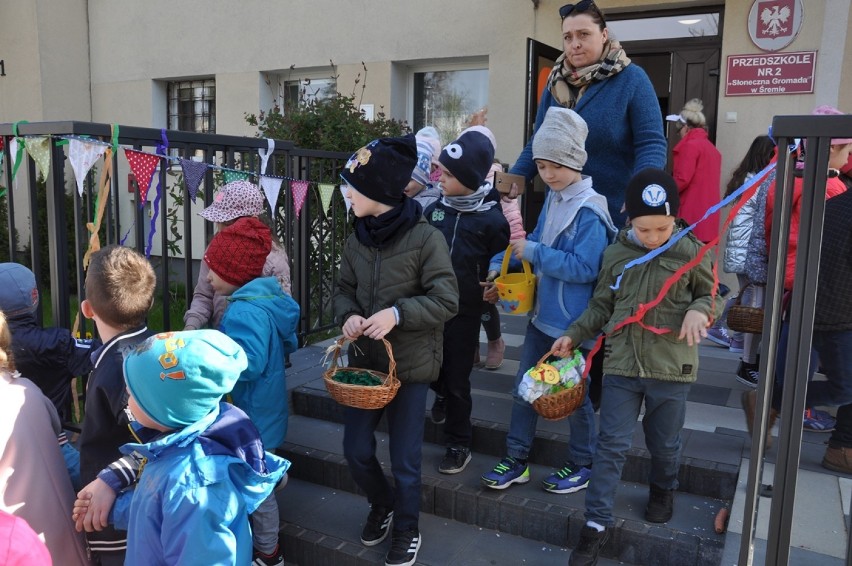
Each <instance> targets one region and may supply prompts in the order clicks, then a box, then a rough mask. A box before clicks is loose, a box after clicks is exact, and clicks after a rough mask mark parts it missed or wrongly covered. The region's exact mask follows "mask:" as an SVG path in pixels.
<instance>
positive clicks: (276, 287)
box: [228, 277, 293, 340]
mask: <svg viewBox="0 0 852 566" xmlns="http://www.w3.org/2000/svg"><path fill="white" fill-rule="evenodd" d="M237 301H246V302H251V304H252V305H253V306H255V307H257V308H260V309H263V310H264V311H265V312H266V313H267V314H268V315H269V320H271V321H272V323H273V324H274V326H275V330H276V333H277V334H278V336H280V337H281V339H282V340H284V339H285V338H288V337H289V336H290V335H292V333H293V321H292V315H291V314H290V313H291V310H292V303H293V299H292V298H291V297H289V296H288V295H287V294H285V293H284V291H282V290H281V285H280V284H279V283H278V280H277V279H276V278H275V277H258V278H257V279H252V280H251V281H249V282H248V283H246V284H245V285H243V286H242V287H240V288H239V289H237V290H236V291H234V294H233V295H231V296H230V297H228V302H229V303H235V302H237Z"/></svg>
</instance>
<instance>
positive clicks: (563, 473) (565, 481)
mask: <svg viewBox="0 0 852 566" xmlns="http://www.w3.org/2000/svg"><path fill="white" fill-rule="evenodd" d="M575 467H576V466H574V465H573V464H568V465H566V466H565V467H563V468H562V469H561V470H557V471H555V472H553V473H552V474H550V475H549V476H547V478H545V479H544V480H542V482H541V487H543V488H544V491H549V492H550V493H574V492H575V491H580V490H581V489H586V488H587V487H589V478H591V477H592V470H590V469H589V468H585V467H581V468H579V469H577V470H576V471H574V469H573V468H575Z"/></svg>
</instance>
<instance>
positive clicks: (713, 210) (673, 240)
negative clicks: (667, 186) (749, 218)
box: [610, 162, 777, 291]
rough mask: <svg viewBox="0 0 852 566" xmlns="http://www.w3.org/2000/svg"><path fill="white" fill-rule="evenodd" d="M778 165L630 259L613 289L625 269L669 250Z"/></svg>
mask: <svg viewBox="0 0 852 566" xmlns="http://www.w3.org/2000/svg"><path fill="white" fill-rule="evenodd" d="M776 165H777V162H772V163H770V164H769V165H767V166H766V167H764V168H763V170H762V171H761V172H760V173H758V174H757V175H755V176H753V177H752V178H751V179H749V180H748V181H746V182H745V183H744V184H743V185H742V186H741V187H740V188H738V189H737V190H735V191H734V192H733V193H731V194H730V195H728V196H727V197H725V198H723V199H722V200H721V201H719V202H718V203H716V204H714V205H713V206H711V207H710V208H708V209H707V212H705V213H704V216H702V217H701V218H700V219H699V220H698V221H697V222H695V223H694V224H692V225H690V226H687V227H686V228H684V229H683V230H681V231H680V232H678V233H677V234H675V235H674V236H672V237H671V238H670V239H669V241H668V242H666V243H665V244H663V245H662V246H660V247H659V248H657V249H654V250H651V251H650V252H648V253H646V254H645V255H643V256H642V257H637V258H636V259H634V260H632V261H629V262H628V263H627V264H626V265H625V266H624V268H623V269H622V270H621V273H620V274H619V276H618V277H617V278H616V280H615V284H614V285H610V289H612V290H613V291H615V290H616V289H618V287H619V285H621V278H622V277H624V272H625V271H627V270H628V269H630V268H631V267H636V266H637V265H642V264H643V263H647V262H649V261H651V260H652V259H654V258H655V257H657V256H658V255H660V254H661V253H664V252H665V251H666V250H668V249H669V248H671V247H672V246H673V245H675V244H676V243H677V241H678V240H680V239H681V238H683V237H685V236H686V235H687V234H688V233H690V232H692V230H693V229H695V227H696V226H698V225H699V224H700V223H701V222H703V221H704V219H706V218H707V217H709V216H711V215H713V214H715V213H716V212H718V211H719V210H721V209H722V208H724V207H726V206H728V205H729V204H730V203H732V202H734V201H735V200H737V199H738V198H739V197H740V195H742V194H743V193H744V192H746V191H747V190H749V189H750V188H751V187H752V186H754V184H755V183H757V182H758V181H760V180H762V179H763V177H764V175H766V173H768V172H769V171H771V170H772V169H775V166H776Z"/></svg>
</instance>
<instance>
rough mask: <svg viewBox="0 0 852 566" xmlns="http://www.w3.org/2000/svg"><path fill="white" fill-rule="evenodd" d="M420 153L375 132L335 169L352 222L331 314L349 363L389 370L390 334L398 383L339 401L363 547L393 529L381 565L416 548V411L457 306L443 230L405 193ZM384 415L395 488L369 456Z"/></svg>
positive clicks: (419, 420) (406, 141)
mask: <svg viewBox="0 0 852 566" xmlns="http://www.w3.org/2000/svg"><path fill="white" fill-rule="evenodd" d="M416 161H417V146H416V143H415V139H414V135H411V134H409V135H407V136H404V137H400V138H382V139H378V140H375V141H372V142H370V143H369V144H367V145H366V146H365V147H362V148H361V149H359V150H358V151H357V152H356V153H355V154H354V155H352V157H351V158H350V159H349V161H348V162H347V163H346V165H345V167H344V169H343V171H342V172H341V174H340V176H341V177H342V178H343V180H344V181H345V186H344V191H345V192H346V193H348V197H349V199H350V200H351V202H352V211H353V212H354V214H355V230H354V232H353V233H352V234H351V235H350V236H349V238H348V239H347V241H346V244H345V247H344V249H343V255H342V257H341V260H340V271H339V274H338V279H337V288H336V289H335V295H334V315H335V318H336V319H337V321H338V322H339V323H340V324H341V326H342V329H343V335H344V337H346V338H347V339H350V340H353V341H354V343H353V346H352V347H350V349H349V365H350V366H354V367H361V368H368V369H373V370H377V371H382V372H387V371H388V362H389V360H388V355H387V352H386V350H385V348H384V346H383V344H382V343H381V342H379V340H381V339H382V338H387V340H388V341H389V342H390V343H391V346H392V350H393V354H394V358H395V360H396V363H397V366H396V369H397V375H398V377H399V380H400V381H401V382H402V385H401V386H400V388H399V391H397V394H396V396H395V397H394V398H393V399H392V400H391V402H390V403H388V405H387V406H385V407H384V408H382V409H376V410H367V409H357V408H353V407H346V409H345V412H344V424H345V429H344V436H343V453H344V456H345V457H346V460H347V462H348V464H349V470H350V472H351V473H352V477H353V479H354V480H355V483H356V484H358V486H359V487H360V488H361V489H363V490H364V492H365V493H366V494H367V499H368V501H369V502H370V505H371V511H370V514H369V516H368V517H367V521H366V524H365V525H364V528H363V531H362V533H361V542H362V543H363V544H364V545H366V546H374V545H377V544H379V543H381V542H382V541H383V540H384V539H385V538H386V537H387V535H388V533H389V532H391V526H393V530H392V532H393V535H392V543H391V548H390V551H389V552H388V554H387V556H386V558H385V564H387V565H401V564H413V563H414V562H415V560H416V559H417V552H418V550H419V549H420V541H421V538H420V530H419V524H418V521H419V515H420V483H421V480H420V476H421V461H422V457H421V448H422V445H423V411H424V408H425V406H426V393H427V391H428V390H429V383H430V382H432V381H434V380H436V379H437V378H438V371H439V369H440V367H441V361H442V347H443V331H444V322H446V321H447V320H449V319H450V318H452V317H453V316H454V315H455V314H456V311H457V310H458V286H457V285H456V276H455V274H454V272H453V266H452V263H451V262H450V253H449V248H448V247H447V242H446V240H445V239H444V236H443V235H441V233H440V232H438V231H437V230H436V229H435V228H433V227H432V226H429V224H428V223H427V222H426V220H425V219H424V218H423V212H422V209H421V207H420V204H419V203H418V202H417V201H415V200H413V199H410V198H408V197H406V196H405V195H404V194H403V189H405V187H406V185H407V184H408V181H409V180H410V179H411V171H412V170H413V169H414V166H415V163H416ZM382 414H384V415H386V416H387V419H388V430H389V435H390V437H389V449H390V457H391V469H392V472H393V477H394V486H393V487H391V485H390V484H389V482H388V481H387V479H386V478H385V475H384V472H383V471H382V467H381V465H380V464H379V461H378V460H377V459H376V439H375V430H376V427H377V426H378V424H379V420H380V419H381V417H382Z"/></svg>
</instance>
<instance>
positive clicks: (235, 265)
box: [204, 217, 299, 565]
mask: <svg viewBox="0 0 852 566" xmlns="http://www.w3.org/2000/svg"><path fill="white" fill-rule="evenodd" d="M271 248H272V235H271V233H270V230H269V228H268V227H267V226H266V225H265V224H264V223H263V222H261V221H260V220H258V219H257V218H254V217H245V218H240V219H238V220H237V221H236V222H234V223H233V224H231V225H230V226H226V227H224V228H222V230H221V231H219V233H218V234H216V236H214V237H213V241H211V242H210V245H209V246H208V247H207V252H206V253H205V254H204V262H205V263H206V264H207V267H208V268H209V270H210V271H209V274H208V276H207V277H208V280H209V282H210V285H211V286H212V287H213V289H214V290H215V291H216V293H218V294H221V295H223V296H225V297H227V306H226V307H225V313H224V314H223V315H222V321H221V322H220V324H219V330H221V331H222V332H224V333H225V334H227V335H228V336H229V337H230V338H232V339H233V340H234V341H235V342H237V343H238V344H239V345H240V346H242V348H243V350H245V352H246V355H247V356H248V360H249V365H248V368H247V369H246V370H245V371H243V373H242V374H241V375H240V379H239V381H237V384H236V385H235V386H234V389H233V391H232V392H231V399H232V401H233V403H234V405H236V406H237V407H239V408H241V409H242V410H244V411H245V412H246V414H248V416H249V418H251V420H252V422H253V423H254V424H255V426H256V427H257V428H258V430H259V431H260V437H261V439H262V440H263V445H264V447H265V449H266V450H270V451H274V450H275V448H277V447H278V446H280V445H281V444H282V443H283V442H284V437H285V436H286V434H287V417H288V408H287V387H286V384H285V380H284V357H285V355H287V354H289V353H290V352H293V351H295V349H296V332H295V331H296V323H297V322H298V320H299V305H298V304H297V303H296V301H294V300H293V299H292V297H290V296H289V295H287V294H286V293H284V291H283V290H282V289H281V286H280V285H279V284H278V280H277V279H276V278H275V277H263V276H262V273H263V267H264V264H265V263H266V258H267V256H268V255H269V251H270V249H271ZM252 524H253V537H254V546H255V559H256V562H255V563H260V562H258V560H259V561H261V562H263V563H264V564H275V565H277V564H283V563H284V556H283V554H282V552H281V548H280V546H279V544H278V527H279V519H278V503H277V501H276V499H275V494H274V493H272V494H270V496H269V497H268V498H267V499H266V500H265V501H264V502H263V503H261V504H260V507H258V509H257V511H255V512H254V513H253V514H252Z"/></svg>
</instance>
